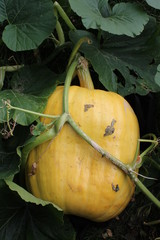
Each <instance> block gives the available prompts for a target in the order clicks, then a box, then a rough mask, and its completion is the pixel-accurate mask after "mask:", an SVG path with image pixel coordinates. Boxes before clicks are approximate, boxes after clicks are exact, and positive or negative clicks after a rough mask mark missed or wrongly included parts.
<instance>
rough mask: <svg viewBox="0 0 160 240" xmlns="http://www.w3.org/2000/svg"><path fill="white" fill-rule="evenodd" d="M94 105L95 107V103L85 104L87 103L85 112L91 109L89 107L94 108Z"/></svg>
mask: <svg viewBox="0 0 160 240" xmlns="http://www.w3.org/2000/svg"><path fill="white" fill-rule="evenodd" d="M92 107H94V105H93V104H85V105H84V112H87V111H88V109H89V108H92Z"/></svg>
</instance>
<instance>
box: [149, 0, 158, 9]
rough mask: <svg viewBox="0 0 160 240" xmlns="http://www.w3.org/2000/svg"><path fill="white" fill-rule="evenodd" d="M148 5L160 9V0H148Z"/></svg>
mask: <svg viewBox="0 0 160 240" xmlns="http://www.w3.org/2000/svg"><path fill="white" fill-rule="evenodd" d="M146 2H147V3H148V5H150V6H151V7H153V8H156V9H160V1H158V0H146Z"/></svg>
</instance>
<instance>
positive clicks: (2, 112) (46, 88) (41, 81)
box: [0, 66, 59, 126]
mask: <svg viewBox="0 0 160 240" xmlns="http://www.w3.org/2000/svg"><path fill="white" fill-rule="evenodd" d="M58 79H59V77H58V76H57V75H55V74H54V73H53V72H52V71H50V70H49V69H48V68H46V67H44V66H31V67H24V68H22V69H20V70H19V71H17V72H16V73H15V75H14V77H13V78H12V80H11V84H10V87H11V88H12V89H8V90H4V91H1V92H0V122H6V121H7V111H6V110H7V109H6V106H5V101H10V104H11V105H13V106H15V107H19V108H23V109H27V110H31V111H34V112H43V111H44V108H45V106H46V103H47V99H48V97H49V95H50V94H51V93H52V92H53V91H54V89H55V87H56V86H57V82H58ZM9 113H10V114H9V116H8V117H9V119H11V118H13V120H14V121H16V122H17V123H19V124H21V125H24V126H25V125H29V124H31V123H32V122H33V121H34V120H36V119H37V118H38V116H37V115H33V114H29V113H24V112H21V111H19V110H11V111H9Z"/></svg>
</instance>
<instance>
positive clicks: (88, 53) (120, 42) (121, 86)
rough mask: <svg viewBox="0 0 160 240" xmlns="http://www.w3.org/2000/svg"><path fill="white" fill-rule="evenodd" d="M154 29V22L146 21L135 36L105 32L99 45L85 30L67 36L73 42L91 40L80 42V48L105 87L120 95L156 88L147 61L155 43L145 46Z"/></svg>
mask: <svg viewBox="0 0 160 240" xmlns="http://www.w3.org/2000/svg"><path fill="white" fill-rule="evenodd" d="M154 31H155V25H154V22H150V24H147V26H146V28H145V30H144V31H143V33H142V34H141V35H139V36H137V37H136V38H130V37H127V36H115V35H111V34H106V35H104V43H103V45H99V44H98V42H96V39H95V38H94V36H93V35H92V34H91V33H89V32H86V31H81V30H79V31H75V32H71V33H70V38H71V40H72V41H73V42H77V40H78V39H80V38H81V37H84V36H87V37H89V38H90V39H91V40H92V44H90V45H88V44H83V45H82V47H81V49H80V50H81V51H82V52H83V53H84V55H85V57H86V58H87V59H88V60H89V61H90V62H91V65H92V67H93V68H94V70H95V71H96V72H97V73H98V76H99V81H100V82H101V83H102V84H103V85H104V87H105V88H106V89H108V90H110V91H114V92H118V93H119V94H121V95H123V96H126V95H129V94H131V93H138V94H140V95H145V94H147V93H148V92H150V91H153V92H157V91H160V88H159V86H158V85H157V84H156V83H155V81H154V78H153V76H154V75H155V74H156V65H154V64H151V62H152V61H153V59H154V57H155V55H153V53H155V54H156V51H155V50H156V49H153V48H154V46H155V45H154V44H153V42H152V46H150V45H148V42H149V40H150V37H151V35H152V34H154ZM155 41H156V38H155ZM156 47H157V45H156Z"/></svg>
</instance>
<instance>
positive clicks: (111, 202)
mask: <svg viewBox="0 0 160 240" xmlns="http://www.w3.org/2000/svg"><path fill="white" fill-rule="evenodd" d="M63 89H64V87H63V86H58V87H57V88H56V90H55V91H54V92H53V94H52V95H51V96H50V98H49V100H48V103H47V106H46V109H45V112H44V113H45V114H53V115H60V114H62V98H63ZM69 114H70V115H71V116H72V118H73V119H74V121H75V122H76V123H77V125H78V126H79V127H80V128H81V129H82V130H83V131H84V132H85V133H86V134H87V135H88V136H89V137H90V138H92V139H93V140H94V141H95V142H96V143H97V144H99V145H100V146H101V147H102V148H104V149H105V150H106V151H108V152H109V153H111V154H112V155H113V156H115V157H116V158H118V159H119V160H120V161H121V162H123V163H125V164H131V163H132V161H133V159H134V156H135V152H136V148H137V140H138V138H139V125H138V121H137V118H136V115H135V113H134V111H133V109H132V108H131V106H130V105H129V103H128V102H127V101H126V100H125V99H124V98H123V97H122V96H120V95H118V94H116V93H114V92H107V91H103V90H98V89H87V88H84V87H80V86H71V87H70V88H69ZM41 121H42V122H43V123H45V124H48V123H49V122H50V121H51V120H50V119H49V118H42V119H41ZM35 165H36V170H35V172H34V173H33V172H32V169H33V166H35ZM26 184H27V187H28V189H29V191H30V192H31V193H32V194H33V195H35V196H36V197H38V198H41V199H44V200H48V201H50V202H53V203H54V204H56V205H57V206H58V207H60V208H61V209H63V210H64V213H66V214H73V215H77V216H81V217H84V218H87V219H90V220H92V221H97V222H100V221H106V220H109V219H111V218H113V217H116V216H117V215H119V214H120V213H121V212H122V210H123V209H124V208H125V207H126V206H127V204H128V203H129V201H130V200H131V197H132V195H133V193H134V189H135V186H134V183H133V182H132V181H131V179H130V178H129V177H128V176H127V175H126V174H125V173H124V172H123V171H122V170H120V169H119V168H118V167H117V166H115V165H114V164H113V163H111V162H110V161H109V160H108V159H106V158H105V157H103V156H102V155H101V154H100V153H99V152H97V151H96V150H95V149H94V148H93V147H92V146H90V145H89V144H88V143H87V142H86V141H85V140H84V139H82V138H81V137H80V136H79V135H78V134H77V133H76V132H75V131H74V130H73V128H72V127H71V126H70V125H69V124H68V123H65V124H64V126H63V128H62V129H61V131H60V132H59V134H58V135H57V136H56V137H55V138H54V139H52V140H49V141H47V142H45V143H43V144H41V145H39V146H37V147H36V148H34V149H33V150H32V151H31V152H30V154H29V157H28V161H27V165H26Z"/></svg>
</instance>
